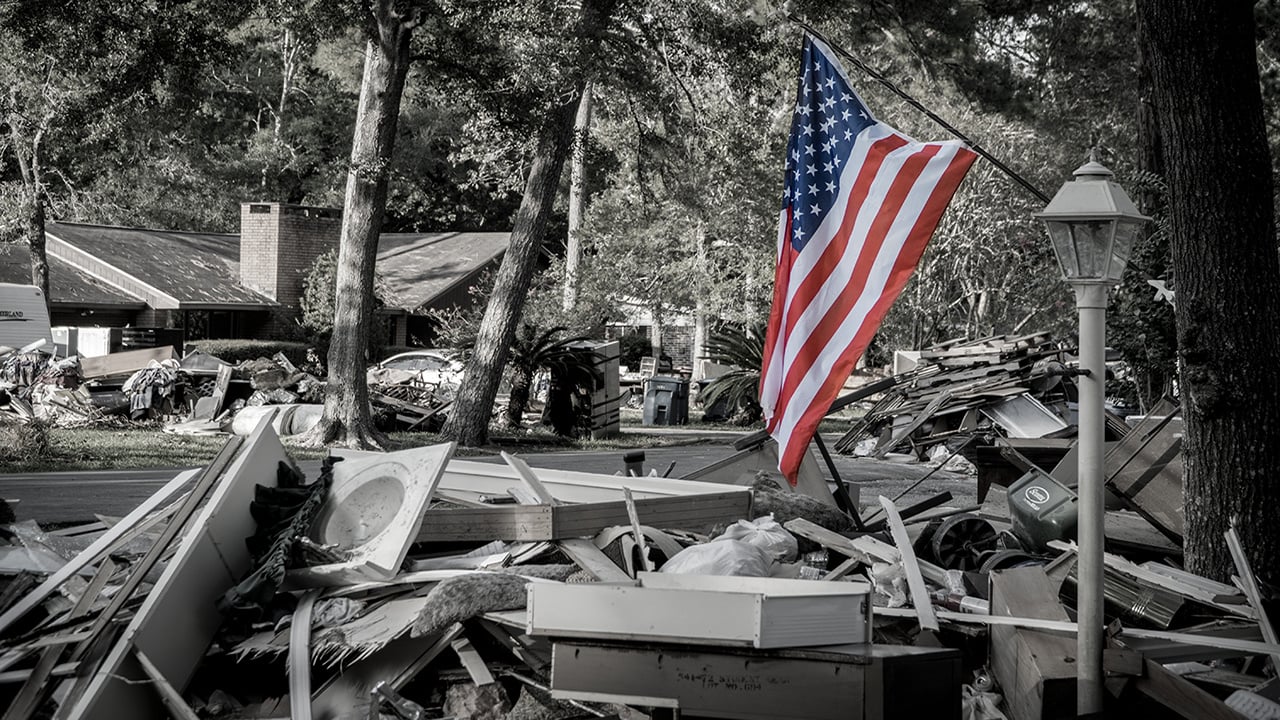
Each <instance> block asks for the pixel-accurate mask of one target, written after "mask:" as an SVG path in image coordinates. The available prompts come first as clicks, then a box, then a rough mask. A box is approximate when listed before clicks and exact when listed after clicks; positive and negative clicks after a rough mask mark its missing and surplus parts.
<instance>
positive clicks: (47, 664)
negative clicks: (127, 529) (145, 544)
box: [4, 557, 116, 720]
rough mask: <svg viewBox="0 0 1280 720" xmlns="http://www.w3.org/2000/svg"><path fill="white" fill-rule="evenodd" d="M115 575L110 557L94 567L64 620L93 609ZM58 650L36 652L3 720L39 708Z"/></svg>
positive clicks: (15, 718) (20, 718)
mask: <svg viewBox="0 0 1280 720" xmlns="http://www.w3.org/2000/svg"><path fill="white" fill-rule="evenodd" d="M115 572H116V563H115V561H114V560H112V559H111V558H110V557H107V558H103V560H102V564H101V565H99V566H98V571H97V572H96V573H94V575H93V579H92V580H90V581H89V584H88V585H87V586H86V587H85V590H84V592H83V593H81V595H80V598H79V599H78V600H76V604H75V605H74V606H72V608H71V611H70V612H69V613H67V620H76V619H78V618H80V617H82V616H83V615H84V614H85V613H87V612H88V611H89V608H90V607H92V606H93V602H94V601H95V600H97V599H98V596H99V595H100V594H101V593H102V588H103V587H105V586H106V584H107V581H109V580H110V579H111V576H113V575H115ZM62 650H63V646H62V645H61V644H59V645H51V646H49V647H47V648H45V649H44V651H43V652H42V653H40V659H39V660H37V661H36V666H35V667H34V668H33V669H32V670H31V674H30V675H29V676H28V677H27V681H26V683H24V684H23V686H22V689H21V690H19V691H18V695H17V697H15V698H14V700H13V702H12V703H10V704H9V709H8V710H7V711H6V712H5V714H4V720H25V719H26V718H28V717H30V716H31V714H32V713H34V712H35V710H36V708H37V707H38V706H39V703H40V697H41V695H43V692H42V691H43V690H44V689H45V683H46V682H48V680H49V678H50V677H51V676H52V675H53V671H54V669H55V668H56V667H57V665H58V660H59V659H61V658H62Z"/></svg>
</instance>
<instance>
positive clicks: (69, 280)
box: [0, 203, 510, 345]
mask: <svg viewBox="0 0 1280 720" xmlns="http://www.w3.org/2000/svg"><path fill="white" fill-rule="evenodd" d="M341 218H342V212H341V211H340V210H334V209H330V208H318V207H307V206H301V205H290V204H285V203H244V204H242V205H241V207H240V233H239V234H231V233H202V232H184V231H176V230H157V229H146V228H125V227H112V226H104V225H87V224H81V223H66V222H50V223H48V224H47V226H46V228H45V237H46V241H47V254H48V257H49V286H50V292H49V294H50V310H51V319H52V322H53V324H54V325H69V326H95V325H96V326H103V327H124V326H130V325H131V326H135V327H167V328H180V329H182V330H183V331H184V332H185V335H186V338H187V339H188V340H196V339H205V338H258V339H289V338H292V337H294V336H295V335H296V334H297V322H296V321H297V319H298V318H299V317H300V312H301V311H300V301H301V299H302V294H303V281H304V280H305V278H306V277H307V275H308V273H309V272H310V271H311V268H312V265H313V264H314V262H315V260H316V258H317V257H319V256H320V255H321V254H322V253H324V252H325V251H327V250H329V249H333V248H337V247H338V238H339V235H340V232H341ZM509 240H510V233H505V232H487V233H474V232H467V233H383V234H382V236H381V237H380V238H379V242H378V254H377V273H378V276H379V284H380V287H381V289H382V290H384V291H385V292H384V293H383V294H384V295H385V296H386V297H385V300H386V307H384V308H383V310H382V315H383V317H384V319H385V321H386V322H387V323H388V325H389V329H390V331H391V332H390V333H389V337H390V341H391V344H395V345H404V344H407V341H408V339H409V338H410V337H413V336H417V337H424V336H426V335H428V334H429V332H430V327H429V325H430V321H429V319H428V318H427V317H426V313H428V312H429V311H431V310H433V309H442V308H446V307H449V306H451V305H457V304H464V303H466V302H467V301H468V299H469V298H468V293H467V290H468V288H469V287H470V286H471V285H472V284H474V283H475V281H476V280H477V279H478V278H479V276H480V274H481V273H483V272H484V270H485V269H486V268H490V267H494V266H496V265H497V263H498V261H499V260H500V258H501V257H502V254H503V252H505V250H506V248H507V244H508V242H509ZM29 279H30V256H29V254H28V251H27V250H26V248H22V247H13V246H10V247H9V248H7V250H6V251H5V252H0V282H19V283H21V282H29Z"/></svg>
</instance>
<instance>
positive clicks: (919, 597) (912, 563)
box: [880, 495, 938, 631]
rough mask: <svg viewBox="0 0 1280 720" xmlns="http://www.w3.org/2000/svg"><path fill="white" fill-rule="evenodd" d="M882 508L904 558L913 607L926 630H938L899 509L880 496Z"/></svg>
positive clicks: (894, 541) (930, 602)
mask: <svg viewBox="0 0 1280 720" xmlns="http://www.w3.org/2000/svg"><path fill="white" fill-rule="evenodd" d="M880 507H882V508H884V516H885V521H886V522H887V523H889V531H890V533H891V534H892V535H893V543H894V544H895V545H897V546H898V553H899V554H900V555H901V556H902V569H903V572H905V573H906V576H907V588H908V589H909V590H910V591H911V605H912V606H913V607H914V608H915V609H916V617H917V618H919V620H920V627H921V628H922V629H924V630H934V631H937V630H938V617H937V616H936V615H934V614H933V601H932V600H930V598H929V590H928V588H926V587H925V585H924V577H923V576H922V575H921V574H920V564H919V563H918V562H917V561H916V553H915V550H914V549H913V548H912V547H911V538H910V537H908V536H907V528H906V526H905V525H903V524H902V518H901V517H900V516H899V515H898V508H897V507H896V506H895V505H894V504H893V501H892V500H890V499H889V498H887V497H885V496H883V495H881V496H880Z"/></svg>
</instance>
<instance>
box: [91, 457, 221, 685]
mask: <svg viewBox="0 0 1280 720" xmlns="http://www.w3.org/2000/svg"><path fill="white" fill-rule="evenodd" d="M243 442H244V438H241V437H234V436H233V437H231V438H229V439H228V440H227V442H226V443H225V444H223V446H222V449H221V450H220V451H218V455H217V456H216V457H214V459H213V461H212V462H210V463H209V465H208V466H207V467H205V468H204V470H203V471H202V472H201V473H200V477H199V478H197V479H196V484H195V487H194V488H193V489H192V490H191V493H190V494H189V495H187V497H186V499H185V500H184V501H183V502H182V505H181V506H180V507H179V508H178V511H177V512H176V513H174V516H173V519H171V520H170V521H169V524H168V525H166V526H165V528H164V530H163V531H162V532H161V533H160V537H159V538H157V539H156V542H155V544H154V545H152V546H151V549H150V550H149V551H147V554H146V555H144V556H143V558H142V559H141V560H139V561H138V562H137V564H135V565H134V566H132V567H131V568H130V575H129V577H128V578H127V579H126V580H125V582H124V583H123V584H122V585H121V586H120V587H119V588H118V589H117V590H116V593H115V594H114V595H112V596H111V602H110V603H108V604H107V607H106V609H105V610H103V611H102V612H101V613H100V614H99V615H98V618H97V620H95V621H94V624H93V627H92V628H91V629H90V631H89V633H90V639H89V640H87V641H86V642H84V643H82V644H81V645H80V646H79V647H77V648H76V649H75V650H74V651H73V652H72V653H71V657H72V659H74V660H80V659H83V658H84V657H85V655H86V654H88V653H89V651H90V647H91V645H93V644H94V643H96V642H99V641H100V639H101V638H102V637H103V631H104V630H106V628H107V626H108V625H109V624H111V622H112V621H113V620H114V619H115V616H116V613H118V612H120V608H122V607H124V604H125V603H126V602H128V601H129V599H130V598H131V597H133V593H134V591H136V590H137V589H138V587H139V586H140V585H141V584H142V581H143V580H144V579H145V577H146V575H147V573H149V572H150V571H151V569H152V568H153V567H155V566H156V564H157V563H159V562H160V558H161V556H162V555H164V554H165V553H166V552H167V551H168V549H169V545H170V544H171V543H172V542H173V541H174V540H176V539H177V538H178V536H179V534H180V533H181V532H182V531H183V530H184V529H185V528H186V527H187V522H188V521H189V520H190V519H191V517H192V516H193V515H195V513H196V510H197V509H198V508H199V507H200V503H201V502H203V501H204V498H205V495H207V494H208V493H209V492H210V491H211V490H212V489H213V486H214V484H215V483H216V482H217V481H218V479H219V478H221V477H222V473H223V471H224V470H226V468H227V465H228V464H229V463H230V462H231V461H232V459H233V458H235V456H236V453H238V452H239V451H240V446H241V445H242V444H243Z"/></svg>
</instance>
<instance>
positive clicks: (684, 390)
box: [644, 375, 689, 425]
mask: <svg viewBox="0 0 1280 720" xmlns="http://www.w3.org/2000/svg"><path fill="white" fill-rule="evenodd" d="M687 422H689V381H688V380H685V379H684V378H679V377H671V376H668V375H654V376H652V377H648V378H645V380H644V424H645V425H684V424H685V423H687Z"/></svg>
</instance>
